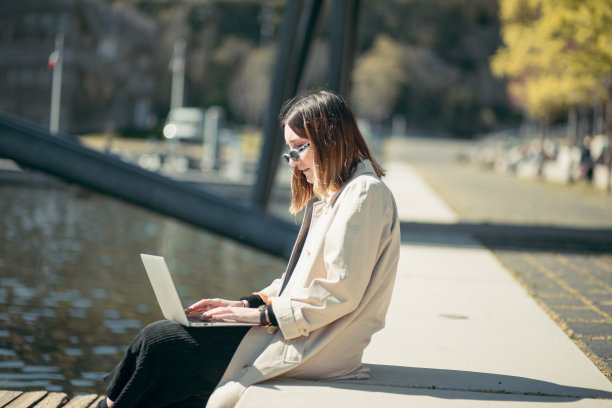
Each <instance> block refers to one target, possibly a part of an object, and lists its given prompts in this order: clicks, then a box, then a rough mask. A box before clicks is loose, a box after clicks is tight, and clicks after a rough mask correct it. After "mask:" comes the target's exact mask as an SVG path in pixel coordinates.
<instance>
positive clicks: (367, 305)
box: [100, 91, 400, 408]
mask: <svg viewBox="0 0 612 408" xmlns="http://www.w3.org/2000/svg"><path fill="white" fill-rule="evenodd" d="M281 125H282V126H283V129H284V136H285V142H286V143H287V145H288V146H289V149H290V151H289V153H288V154H286V155H284V156H283V157H284V159H285V161H286V162H287V163H288V164H289V165H290V166H291V168H292V170H293V178H292V182H291V192H292V193H291V194H292V198H291V207H290V212H291V213H293V214H296V213H297V212H299V211H301V210H302V209H303V208H304V207H305V212H304V220H303V222H302V227H301V229H300V233H299V235H298V238H297V241H296V243H295V246H294V248H293V252H292V254H291V257H290V259H289V264H288V266H287V269H286V271H285V273H284V274H283V276H281V278H279V279H277V280H275V281H274V282H272V284H271V285H270V286H268V287H267V288H265V289H263V290H261V291H259V292H256V293H253V294H252V295H249V296H246V297H244V298H242V299H240V300H237V301H232V300H225V299H202V300H201V301H199V302H197V303H195V304H194V305H192V306H190V307H189V308H187V309H186V312H187V313H202V318H203V319H205V320H211V321H216V320H233V321H239V322H251V323H259V324H260V326H261V327H252V328H244V327H224V328H204V329H202V328H200V329H197V328H185V327H182V326H180V325H177V324H175V323H172V322H167V321H164V322H158V323H154V324H152V325H150V326H147V327H146V328H145V329H143V331H142V332H141V333H139V335H138V336H137V337H136V338H135V340H134V342H133V343H132V345H131V346H130V348H129V350H128V352H127V353H126V356H125V357H124V359H123V360H122V362H121V363H120V364H119V365H118V366H117V368H115V370H114V371H113V372H112V373H111V374H110V375H109V376H108V377H107V378H106V380H105V381H106V383H107V387H108V388H107V396H108V398H107V399H106V400H105V401H102V402H101V404H100V406H102V407H104V406H105V404H106V405H107V406H113V404H114V403H113V401H115V405H116V407H117V408H121V407H134V406H147V407H169V406H176V407H178V406H181V407H186V406H200V407H201V406H203V405H204V402H205V401H207V405H206V406H207V407H209V408H220V407H233V406H234V405H235V404H236V403H237V402H238V400H239V399H240V397H241V395H242V394H243V392H244V391H245V390H246V388H247V387H248V386H249V385H252V384H255V383H258V382H261V381H265V380H268V379H271V378H275V377H284V378H296V379H332V378H367V377H368V372H367V369H365V368H364V367H363V366H362V363H361V357H362V354H363V350H364V349H365V347H366V346H367V345H368V343H369V342H370V339H371V336H372V335H373V334H374V333H375V332H377V331H378V330H380V329H381V328H382V327H383V326H384V319H385V314H386V312H387V308H388V305H389V302H390V300H391V292H392V289H393V283H394V280H395V273H396V270H397V262H398V258H399V242H400V234H399V222H398V217H397V210H396V207H395V202H394V199H393V196H392V194H391V192H390V191H389V189H388V188H387V187H386V186H385V185H384V184H383V183H382V182H381V180H380V178H381V177H382V176H384V172H383V170H382V168H381V167H380V166H379V165H378V163H377V162H376V161H375V160H374V158H373V156H372V153H371V152H370V149H369V148H368V146H367V144H366V143H365V141H364V139H363V136H362V135H361V133H360V132H359V129H358V127H357V123H356V120H355V116H354V114H353V112H352V111H351V109H350V108H349V106H348V105H347V104H346V102H345V101H344V100H343V99H342V98H341V97H340V96H338V95H336V94H334V93H332V92H328V91H319V92H315V93H310V94H306V95H303V96H301V97H298V98H295V99H293V100H291V101H289V102H288V103H286V104H285V106H284V108H283V111H282V113H281ZM266 326H267V327H266ZM211 392H212V394H211Z"/></svg>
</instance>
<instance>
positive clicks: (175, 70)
mask: <svg viewBox="0 0 612 408" xmlns="http://www.w3.org/2000/svg"><path fill="white" fill-rule="evenodd" d="M170 69H171V70H172V90H171V93H170V110H172V109H174V108H180V107H182V106H183V91H184V87H185V41H184V40H178V41H176V42H175V43H174V52H173V54H172V61H171V62H170Z"/></svg>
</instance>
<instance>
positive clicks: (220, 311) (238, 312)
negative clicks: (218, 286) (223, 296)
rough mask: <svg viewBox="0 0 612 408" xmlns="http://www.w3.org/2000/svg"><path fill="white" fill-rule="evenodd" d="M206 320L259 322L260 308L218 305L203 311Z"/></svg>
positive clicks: (203, 317)
mask: <svg viewBox="0 0 612 408" xmlns="http://www.w3.org/2000/svg"><path fill="white" fill-rule="evenodd" d="M202 319H203V320H206V321H221V320H230V321H236V322H244V323H258V322H259V310H257V309H250V308H241V307H217V308H215V309H211V310H208V311H206V312H204V313H202Z"/></svg>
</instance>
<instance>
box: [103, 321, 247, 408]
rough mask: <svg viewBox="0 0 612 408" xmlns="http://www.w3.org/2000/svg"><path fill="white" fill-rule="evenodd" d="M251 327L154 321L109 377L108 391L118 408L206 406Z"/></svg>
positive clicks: (132, 345) (107, 378) (139, 335)
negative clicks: (192, 324)
mask: <svg viewBox="0 0 612 408" xmlns="http://www.w3.org/2000/svg"><path fill="white" fill-rule="evenodd" d="M248 330H249V327H246V326H236V327H184V326H181V325H180V324H178V323H174V322H171V321H168V320H162V321H159V322H156V323H152V324H150V325H148V326H147V327H145V328H144V329H142V330H141V331H140V333H138V335H137V336H136V337H135V338H134V340H133V341H132V344H131V345H130V347H129V348H128V350H127V351H126V353H125V356H124V357H123V359H122V360H121V362H120V363H119V364H118V365H117V366H116V367H115V368H114V369H113V371H112V372H111V373H110V374H109V375H108V376H106V378H105V379H104V382H105V383H106V395H107V396H108V397H109V398H110V399H111V400H112V401H114V402H115V405H114V407H116V408H137V407H143V408H145V407H146V408H161V407H164V408H170V407H171V408H179V407H180V408H192V407H194V408H195V407H197V408H203V407H204V406H205V405H206V402H207V401H208V398H209V396H210V394H211V393H212V391H213V390H214V389H215V387H216V386H217V384H218V383H219V380H220V379H221V377H222V376H223V373H224V372H225V369H226V368H227V365H228V364H229V362H230V360H231V358H232V356H233V355H234V352H235V351H236V349H237V348H238V345H239V344H240V341H241V340H242V338H243V337H244V335H245V334H246V333H247V331H248Z"/></svg>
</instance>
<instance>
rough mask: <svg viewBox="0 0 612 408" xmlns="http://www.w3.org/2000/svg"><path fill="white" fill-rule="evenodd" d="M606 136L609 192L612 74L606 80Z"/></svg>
mask: <svg viewBox="0 0 612 408" xmlns="http://www.w3.org/2000/svg"><path fill="white" fill-rule="evenodd" d="M606 90H607V94H608V95H607V101H606V136H608V149H607V150H606V155H605V163H606V164H607V165H608V188H607V190H608V193H610V192H612V182H611V181H612V74H611V75H610V76H609V77H608V80H607V81H606Z"/></svg>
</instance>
